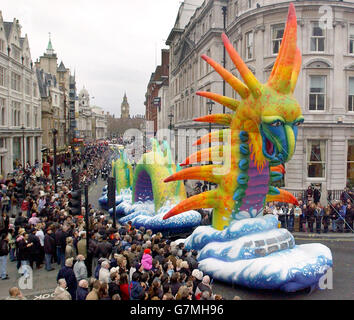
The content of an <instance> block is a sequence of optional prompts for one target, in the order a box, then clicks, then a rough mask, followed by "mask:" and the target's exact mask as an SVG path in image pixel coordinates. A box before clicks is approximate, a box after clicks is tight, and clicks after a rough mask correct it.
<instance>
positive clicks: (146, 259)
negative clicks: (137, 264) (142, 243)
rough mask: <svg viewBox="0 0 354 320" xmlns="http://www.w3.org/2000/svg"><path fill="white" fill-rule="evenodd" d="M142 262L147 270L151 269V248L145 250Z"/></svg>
mask: <svg viewBox="0 0 354 320" xmlns="http://www.w3.org/2000/svg"><path fill="white" fill-rule="evenodd" d="M141 264H142V265H143V267H144V270H145V271H149V270H151V268H152V256H151V250H150V249H149V248H147V249H145V250H144V254H143V257H142V258H141Z"/></svg>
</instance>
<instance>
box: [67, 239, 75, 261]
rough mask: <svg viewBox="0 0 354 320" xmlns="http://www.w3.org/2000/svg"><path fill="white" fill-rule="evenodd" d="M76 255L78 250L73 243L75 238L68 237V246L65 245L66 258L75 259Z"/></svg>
mask: <svg viewBox="0 0 354 320" xmlns="http://www.w3.org/2000/svg"><path fill="white" fill-rule="evenodd" d="M75 257H76V250H75V248H74V244H73V238H72V237H67V238H66V247H65V260H66V259H69V258H73V259H75Z"/></svg>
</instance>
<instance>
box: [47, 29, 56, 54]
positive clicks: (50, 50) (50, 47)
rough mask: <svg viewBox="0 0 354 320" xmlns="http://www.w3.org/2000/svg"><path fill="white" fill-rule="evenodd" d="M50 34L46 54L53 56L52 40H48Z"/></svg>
mask: <svg viewBox="0 0 354 320" xmlns="http://www.w3.org/2000/svg"><path fill="white" fill-rule="evenodd" d="M50 36H51V34H50V32H49V41H48V46H47V54H51V55H52V54H54V49H53V45H52V40H51V38H50Z"/></svg>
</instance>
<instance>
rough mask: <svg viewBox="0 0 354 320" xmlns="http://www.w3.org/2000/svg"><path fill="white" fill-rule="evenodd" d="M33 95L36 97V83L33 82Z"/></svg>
mask: <svg viewBox="0 0 354 320" xmlns="http://www.w3.org/2000/svg"><path fill="white" fill-rule="evenodd" d="M33 96H34V97H37V84H36V83H35V82H33Z"/></svg>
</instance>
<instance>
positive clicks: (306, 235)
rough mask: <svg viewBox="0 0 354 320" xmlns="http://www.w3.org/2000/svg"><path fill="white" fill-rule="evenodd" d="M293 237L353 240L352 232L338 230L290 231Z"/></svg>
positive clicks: (353, 234)
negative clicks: (316, 231) (324, 231)
mask: <svg viewBox="0 0 354 320" xmlns="http://www.w3.org/2000/svg"><path fill="white" fill-rule="evenodd" d="M292 234H293V236H294V237H295V239H297V238H315V239H316V238H319V239H326V240H338V241H339V240H346V241H354V233H353V232H350V233H339V232H328V233H323V232H322V233H309V232H292Z"/></svg>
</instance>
